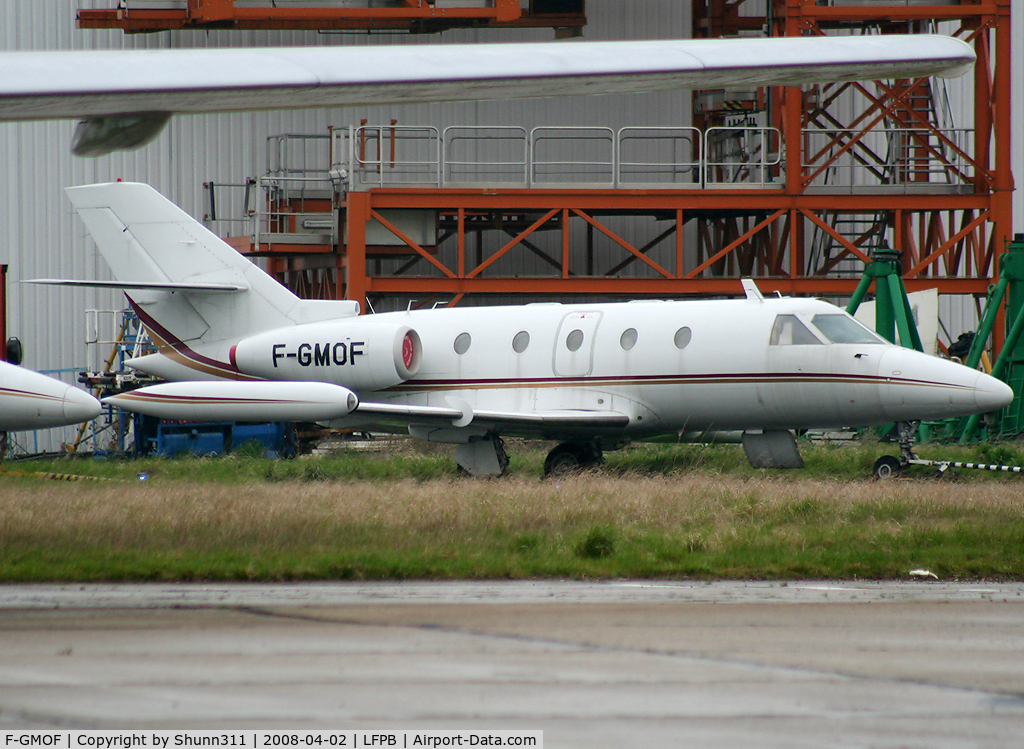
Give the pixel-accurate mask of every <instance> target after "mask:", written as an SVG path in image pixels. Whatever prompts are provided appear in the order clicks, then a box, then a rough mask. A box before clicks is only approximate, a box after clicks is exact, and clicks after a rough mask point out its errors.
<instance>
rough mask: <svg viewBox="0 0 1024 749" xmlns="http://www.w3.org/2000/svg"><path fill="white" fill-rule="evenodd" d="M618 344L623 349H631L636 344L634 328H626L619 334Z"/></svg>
mask: <svg viewBox="0 0 1024 749" xmlns="http://www.w3.org/2000/svg"><path fill="white" fill-rule="evenodd" d="M619 345H620V346H622V350H623V351H632V350H633V347H634V346H635V345H636V328H626V329H625V330H624V331H622V335H620V336H619Z"/></svg>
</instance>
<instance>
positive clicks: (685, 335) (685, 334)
mask: <svg viewBox="0 0 1024 749" xmlns="http://www.w3.org/2000/svg"><path fill="white" fill-rule="evenodd" d="M692 337H693V331H691V330H690V329H689V328H685V327H684V328H680V329H679V330H677V331H676V335H675V338H673V339H672V342H673V343H675V344H676V348H677V349H679V350H680V351H682V350H683V349H684V348H686V347H687V346H689V345H690V339H691V338H692Z"/></svg>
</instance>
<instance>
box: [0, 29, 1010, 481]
mask: <svg viewBox="0 0 1024 749" xmlns="http://www.w3.org/2000/svg"><path fill="white" fill-rule="evenodd" d="M33 55H40V53H11V54H8V55H0V72H3V73H6V75H0V81H2V82H3V83H0V119H39V118H56V117H67V116H78V117H85V119H84V120H83V121H82V122H81V123H80V125H79V129H78V132H77V134H76V140H75V146H74V147H75V150H76V152H77V153H80V154H98V153H105V152H107V151H109V150H112V149H115V148H122V147H131V146H135V145H138V144H139V143H142V142H145V141H146V140H147V139H149V138H152V137H153V136H155V134H156V133H158V132H159V130H160V128H161V127H162V126H163V124H164V123H165V122H166V121H167V119H168V118H169V116H170V115H171V113H173V112H186V113H194V112H212V111H230V110H240V109H265V108H280V107H307V106H336V105H349V104H380V103H387V102H402V103H409V102H427V101H448V100H466V99H489V98H502V99H505V98H512V97H524V96H549V95H557V94H579V93H613V92H633V91H652V90H663V89H674V88H679V87H686V88H706V87H720V86H733V85H737V84H743V85H762V84H774V85H800V84H803V83H808V82H815V81H845V80H857V79H872V78H888V77H900V78H903V77H918V76H924V75H947V76H952V75H959V74H961V73H962V72H964V71H965V70H966V69H968V68H969V67H970V65H971V64H972V63H973V61H974V53H973V51H972V50H971V49H970V48H969V47H968V46H967V45H965V44H964V43H962V42H960V41H958V40H955V39H951V38H948V37H941V36H932V35H910V36H898V37H897V36H886V37H844V38H836V37H828V38H811V37H804V38H774V39H744V40H701V41H672V42H602V43H572V44H565V43H549V44H528V45H523V44H502V45H481V46H468V47H467V46H412V47H399V48H358V49H356V48H338V47H331V48H318V49H303V50H282V49H277V50H173V51H171V50H165V51H147V52H132V53H128V52H105V53H79V52H66V53H43V54H42V55H41V56H35V57H33ZM69 195H70V196H71V199H72V201H73V203H74V204H75V207H76V209H77V211H78V213H79V215H80V216H81V218H82V220H83V221H84V223H85V224H86V226H87V228H88V229H89V231H90V233H91V234H92V236H93V238H94V239H95V241H96V243H97V245H98V247H99V248H100V251H101V252H102V253H103V254H104V256H105V257H106V259H107V261H108V263H109V264H110V266H111V268H112V270H113V272H114V275H115V278H116V279H117V280H116V281H115V282H111V283H104V282H99V283H97V282H71V283H87V284H92V285H110V286H116V287H119V288H123V289H124V290H125V292H126V294H127V295H128V297H129V301H130V302H131V305H132V307H133V308H134V309H135V310H136V312H137V313H138V314H139V317H140V319H141V320H142V321H143V323H144V324H145V325H146V327H147V329H148V330H149V332H150V335H151V336H152V338H153V340H154V341H155V342H156V343H157V345H158V351H159V352H158V353H157V354H153V355H150V356H145V357H141V358H137V359H135V360H132V361H131V362H129V364H130V365H131V366H133V367H135V368H137V369H139V370H141V371H144V372H149V373H152V374H154V375H157V376H160V377H162V378H165V379H168V380H172V382H170V383H167V384H163V385H156V386H152V387H148V388H143V389H140V390H136V391H133V392H130V393H126V394H123V395H118V396H113V397H111V398H109V399H107V400H108V402H110V403H113V404H116V405H120V406H123V407H125V408H130V409H132V410H135V411H140V412H143V413H151V414H155V415H159V416H165V417H170V418H182V419H287V420H300V419H308V420H314V421H320V422H323V423H327V424H330V425H332V426H337V427H355V428H380V429H384V428H388V427H391V428H401V429H408V431H409V432H410V433H412V434H413V435H415V436H417V437H421V438H424V439H428V440H436V441H441V442H451V443H455V444H457V445H458V447H457V449H456V460H457V462H458V463H459V465H460V466H462V467H463V468H464V469H466V470H467V471H468V472H469V473H471V474H474V475H495V474H500V473H501V472H502V471H503V470H504V468H505V466H506V464H507V456H506V455H505V452H504V450H503V448H502V442H501V437H502V436H503V435H523V436H527V437H540V438H545V439H554V440H558V441H560V443H561V444H559V446H558V447H556V448H555V449H554V450H552V452H551V453H550V455H549V456H548V460H547V466H546V467H547V469H548V470H555V469H559V468H566V467H577V466H586V465H590V464H593V463H596V462H599V461H600V459H601V454H602V451H603V450H605V449H609V448H614V447H617V446H619V445H622V444H624V443H625V442H626V441H628V440H629V439H632V438H638V437H647V436H651V435H662V434H670V433H677V432H703V431H708V430H741V431H743V432H744V441H745V444H746V446H747V449H748V455H749V456H751V458H752V460H753V461H754V462H755V463H756V464H762V465H799V454H798V452H797V450H796V445H795V441H794V439H793V436H792V433H791V432H790V431H788V430H790V429H794V428H803V427H815V426H837V425H848V424H864V425H866V424H872V423H880V422H888V421H909V420H913V419H934V418H945V417H951V416H958V415H964V414H970V413H978V412H987V411H992V410H996V409H998V408H1001V407H1003V406H1005V405H1007V404H1008V403H1009V402H1010V401H1011V399H1012V392H1011V391H1010V389H1009V388H1008V387H1007V386H1006V385H1004V384H1003V383H1001V382H999V381H997V380H995V379H993V378H991V377H988V376H986V375H984V374H980V373H978V372H975V371H973V370H969V369H967V368H965V367H962V366H960V365H957V364H952V363H950V362H948V361H943V360H939V359H936V358H933V357H929V356H925V355H923V354H919V353H916V352H913V351H908V350H905V349H902V348H898V347H895V346H892V345H890V344H888V343H886V342H884V341H882V340H881V339H879V338H877V337H876V336H875V335H874V334H873V333H871V332H870V331H869V330H867V329H866V328H863V327H862V326H860V325H859V324H858V323H856V321H854V320H853V319H852V318H851V317H849V316H848V315H846V314H845V313H844V312H842V311H841V310H839V309H838V308H836V307H834V306H832V305H829V304H827V303H824V302H820V301H815V300H802V299H782V298H779V299H763V298H762V297H761V295H760V293H759V292H758V291H757V289H756V287H755V286H754V285H753V284H752V283H749V282H747V283H745V287H746V298H745V299H743V300H732V301H706V302H661V303H654V302H641V303H632V304H594V305H571V306H570V305H566V306H562V305H527V306H525V307H494V308H483V309H481V308H474V309H446V310H431V311H420V312H406V313H389V314H381V315H372V316H366V317H360V316H359V315H358V313H359V305H358V303H357V302H345V301H336V302H330V301H308V300H300V299H298V298H297V297H295V296H294V295H292V294H291V293H290V292H288V291H287V290H286V289H284V288H283V287H281V286H280V285H279V284H277V283H276V282H275V281H273V279H271V278H270V277H269V276H267V275H265V274H264V273H263V272H262V271H260V270H259V269H258V268H256V266H254V265H252V264H251V263H249V262H248V261H247V260H245V259H244V258H242V257H241V256H240V255H238V253H236V252H235V251H234V250H232V249H231V248H230V247H229V246H228V245H226V244H225V243H223V242H222V241H221V240H219V239H218V238H217V237H216V236H214V235H213V234H211V233H210V232H209V231H207V230H206V229H205V228H204V227H203V226H202V225H201V224H199V223H198V222H196V221H195V220H194V219H192V218H191V217H189V216H188V215H187V214H185V213H184V212H183V211H181V210H180V209H178V208H177V207H176V206H174V205H173V204H171V203H170V202H168V201H167V200H165V199H164V198H163V197H162V196H160V195H159V194H158V193H156V192H155V191H153V190H152V189H151V188H149V187H148V186H145V185H140V184H127V183H114V184H106V185H93V186H86V187H78V188H71V189H70V190H69Z"/></svg>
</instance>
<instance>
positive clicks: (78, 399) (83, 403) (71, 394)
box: [64, 387, 103, 424]
mask: <svg viewBox="0 0 1024 749" xmlns="http://www.w3.org/2000/svg"><path fill="white" fill-rule="evenodd" d="M102 411H103V406H101V405H100V402H99V401H98V400H96V399H95V398H93V397H92V396H91V395H89V394H88V393H87V392H85V391H84V390H79V389H78V388H76V387H69V388H68V389H67V390H66V391H65V392H64V416H65V418H66V419H67V422H68V423H69V424H77V423H78V422H80V421H90V420H91V419H95V418H96V417H97V416H99V415H100V413H101V412H102Z"/></svg>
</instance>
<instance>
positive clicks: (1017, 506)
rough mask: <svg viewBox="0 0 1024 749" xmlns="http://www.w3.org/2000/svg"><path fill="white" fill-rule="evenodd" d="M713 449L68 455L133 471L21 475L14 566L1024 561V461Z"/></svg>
mask: <svg viewBox="0 0 1024 749" xmlns="http://www.w3.org/2000/svg"><path fill="white" fill-rule="evenodd" d="M715 450H719V449H718V448H715ZM734 452H735V451H734ZM812 453H814V451H812ZM694 455H695V453H694V452H693V451H692V450H690V451H688V450H686V449H682V448H676V447H675V446H669V447H660V448H650V449H649V451H648V452H647V453H646V455H641V456H636V455H634V456H632V458H630V459H629V460H623V461H620V462H614V461H610V465H609V466H608V468H607V469H606V470H605V471H603V472H597V473H588V474H583V475H580V476H573V477H568V478H562V479H557V480H556V479H547V480H542V479H540V478H539V476H538V475H536V474H537V471H536V467H535V466H534V465H533V463H532V462H531V461H534V460H540V459H542V453H539V452H538V453H537V456H539V457H536V456H535V457H531V458H529V459H528V460H527V461H526V462H525V463H523V464H521V465H520V467H519V468H518V469H517V470H513V472H512V475H510V476H507V477H505V478H502V479H497V480H477V479H463V478H458V477H456V476H455V475H454V470H453V467H452V466H451V465H450V464H449V462H448V461H447V459H446V458H445V457H444V456H440V457H439V456H436V455H427V456H406V457H404V458H401V459H398V458H392V459H390V460H387V459H381V458H371V457H367V456H355V457H352V456H342V457H340V458H338V459H337V460H321V461H295V462H293V463H289V464H285V463H280V462H273V461H266V460H262V459H249V458H245V459H213V460H211V459H186V460H174V461H162V462H161V461H150V462H146V463H141V464H140V463H135V462H127V463H121V462H116V461H113V462H103V461H81V462H78V463H74V464H72V465H71V466H66V467H63V470H65V471H68V472H70V469H71V468H74V469H75V472H76V473H92V474H98V475H104V476H106V477H108V478H110V477H118V478H121V480H117V481H101V482H57V481H47V480H45V479H42V478H38V477H34V476H19V475H13V474H8V475H4V476H0V580H3V581H24V580H75V581H84V580H178V579H211V580H226V579H254V580H259V579H274V580H279V579H351V578H400V579H401V578H428V577H437V578H501V577H516V578H536V577H697V578H726V577H733V578H735V577H743V578H796V577H828V578H854V577H862V578H900V577H906V576H907V575H909V572H910V570H911V569H918V568H924V569H928V570H930V571H931V572H932V573H934V574H935V575H936V576H938V577H940V578H943V579H950V578H971V579H975V578H990V579H1016V580H1020V579H1024V484H1022V482H1024V478H1018V477H1001V478H991V477H987V476H985V477H976V476H964V477H961V478H960V479H959V480H950V479H948V478H947V479H942V480H937V479H934V478H931V477H930V476H928V475H927V474H922V475H921V476H920V477H917V478H913V479H910V480H895V481H886V482H879V481H872V480H870V479H867V478H864V477H863V468H864V464H865V463H867V465H868V466H870V462H871V459H872V458H871V454H869V453H867V452H865V453H864V454H863V455H861V454H859V453H857V452H856V451H852V452H850V451H847V452H845V453H836V452H835V451H828V450H825V451H824V452H822V453H821V455H820V456H818V455H815V456H814V459H811V458H810V457H809V459H808V463H809V466H810V467H809V468H808V469H805V470H803V471H799V472H796V471H791V472H763V471H754V470H753V469H750V468H744V467H743V465H742V460H741V459H740V460H735V459H732V460H731V462H728V461H726V460H725V459H721V458H719V457H718V453H714V454H713V455H714V457H708V453H700V454H699V455H703V456H704V457H702V458H701V457H698V458H696V459H695V458H694ZM638 457H639V458H642V459H639V460H638ZM734 457H735V456H734ZM349 460H352V461H353V463H352V466H355V467H354V468H353V467H351V466H349V464H348V463H346V461H349ZM374 461H376V464H377V465H376V466H374V465H373V464H374ZM396 461H397V462H398V465H397V468H396V467H395V465H394V464H395V462H396ZM403 461H405V462H403ZM837 461H839V462H837ZM843 461H845V462H843ZM816 463H817V464H820V465H819V466H818V467H815V464H816ZM382 464H386V465H390V466H391V469H392V470H394V471H397V474H395V473H392V474H390V475H387V473H386V472H385V473H384V474H382V475H378V474H379V472H380V471H382V470H383V469H382V468H381V465H382ZM830 465H831V467H830ZM844 466H845V467H844ZM57 467H60V465H58V466H57ZM18 468H19V469H21V470H22V471H27V470H28V469H31V471H36V470H38V469H39V468H44V469H47V470H53V466H25V465H22V466H18ZM140 468H141V469H142V470H144V471H145V472H146V480H145V481H140V480H138V479H137V478H136V474H137V473H139V472H140V470H139V469H140ZM833 474H834V475H837V476H839V477H838V478H832V477H830V476H831V475H833Z"/></svg>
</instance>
